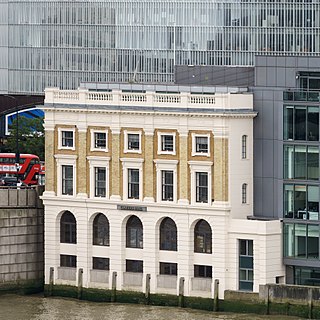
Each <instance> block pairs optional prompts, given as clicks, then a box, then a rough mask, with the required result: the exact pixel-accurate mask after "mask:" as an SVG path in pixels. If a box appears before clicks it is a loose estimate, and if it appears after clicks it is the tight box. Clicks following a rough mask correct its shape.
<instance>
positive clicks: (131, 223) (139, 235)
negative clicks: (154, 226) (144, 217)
mask: <svg viewBox="0 0 320 320" xmlns="http://www.w3.org/2000/svg"><path fill="white" fill-rule="evenodd" d="M126 231H127V241H126V244H127V248H139V249H142V248H143V226H142V223H141V221H140V219H139V218H138V217H136V216H132V217H130V218H129V220H128V222H127V230H126Z"/></svg>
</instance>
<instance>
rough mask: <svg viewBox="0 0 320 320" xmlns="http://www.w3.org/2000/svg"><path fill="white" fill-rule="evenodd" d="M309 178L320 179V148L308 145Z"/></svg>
mask: <svg viewBox="0 0 320 320" xmlns="http://www.w3.org/2000/svg"><path fill="white" fill-rule="evenodd" d="M307 167H308V179H309V180H318V179H319V148H318V147H310V146H309V147H308V159H307Z"/></svg>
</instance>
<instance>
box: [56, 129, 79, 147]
mask: <svg viewBox="0 0 320 320" xmlns="http://www.w3.org/2000/svg"><path fill="white" fill-rule="evenodd" d="M65 131H69V132H70V131H71V132H72V133H73V146H72V147H65V146H63V145H62V133H63V132H65ZM75 132H76V130H75V128H58V149H59V150H76V139H75Z"/></svg>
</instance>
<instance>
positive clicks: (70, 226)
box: [60, 211, 77, 243]
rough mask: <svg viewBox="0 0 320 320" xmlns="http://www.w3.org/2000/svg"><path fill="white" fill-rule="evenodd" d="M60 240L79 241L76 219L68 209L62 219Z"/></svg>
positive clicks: (65, 241) (67, 241)
mask: <svg viewBox="0 0 320 320" xmlns="http://www.w3.org/2000/svg"><path fill="white" fill-rule="evenodd" d="M60 242H61V243H77V225H76V219H75V217H74V215H73V214H72V213H71V212H70V211H66V212H65V213H64V214H63V215H62V217H61V220H60Z"/></svg>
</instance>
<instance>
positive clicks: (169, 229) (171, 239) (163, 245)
mask: <svg viewBox="0 0 320 320" xmlns="http://www.w3.org/2000/svg"><path fill="white" fill-rule="evenodd" d="M160 250H170V251H177V226H176V224H175V223H174V221H173V220H172V219H170V218H165V219H163V220H162V222H161V224H160Z"/></svg>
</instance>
